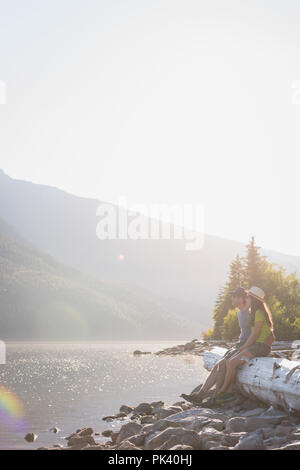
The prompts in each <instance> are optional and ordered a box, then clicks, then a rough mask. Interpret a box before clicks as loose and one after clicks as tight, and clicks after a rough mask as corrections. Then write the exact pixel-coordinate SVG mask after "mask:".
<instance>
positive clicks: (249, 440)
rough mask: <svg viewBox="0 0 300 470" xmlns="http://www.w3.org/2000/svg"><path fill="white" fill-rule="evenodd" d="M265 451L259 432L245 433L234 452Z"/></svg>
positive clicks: (260, 432) (261, 435) (261, 433)
mask: <svg viewBox="0 0 300 470" xmlns="http://www.w3.org/2000/svg"><path fill="white" fill-rule="evenodd" d="M263 449H265V446H264V441H263V432H262V431H261V430H259V431H255V432H250V433H247V434H246V435H245V436H243V437H242V438H241V439H240V440H239V442H238V444H236V446H235V447H234V450H263Z"/></svg>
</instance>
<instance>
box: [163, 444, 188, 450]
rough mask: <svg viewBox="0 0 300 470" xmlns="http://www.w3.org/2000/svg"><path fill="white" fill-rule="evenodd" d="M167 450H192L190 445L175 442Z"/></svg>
mask: <svg viewBox="0 0 300 470" xmlns="http://www.w3.org/2000/svg"><path fill="white" fill-rule="evenodd" d="M169 450H193V448H192V447H191V446H186V445H184V444H177V445H175V446H173V447H171V448H170V449H169Z"/></svg>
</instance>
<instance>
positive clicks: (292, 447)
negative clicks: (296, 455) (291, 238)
mask: <svg viewBox="0 0 300 470" xmlns="http://www.w3.org/2000/svg"><path fill="white" fill-rule="evenodd" d="M279 450H300V441H297V442H292V443H290V444H287V445H286V446H284V447H280V449H279Z"/></svg>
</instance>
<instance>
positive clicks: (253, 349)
mask: <svg viewBox="0 0 300 470" xmlns="http://www.w3.org/2000/svg"><path fill="white" fill-rule="evenodd" d="M247 349H248V351H249V352H250V353H251V354H252V355H253V356H254V357H265V356H268V355H269V354H270V352H271V348H270V346H268V345H267V344H264V343H254V344H252V345H251V346H249V347H248V348H247Z"/></svg>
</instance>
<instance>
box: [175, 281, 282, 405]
mask: <svg viewBox="0 0 300 470" xmlns="http://www.w3.org/2000/svg"><path fill="white" fill-rule="evenodd" d="M264 297H265V294H264V291H263V290H262V289H260V288H259V287H255V286H253V287H251V289H249V290H248V291H246V290H245V289H243V288H242V287H238V288H237V289H235V290H234V291H232V292H231V300H232V305H233V307H234V308H238V309H239V311H238V322H239V326H240V329H241V334H240V337H239V342H238V343H237V345H235V346H234V347H233V348H231V349H229V350H228V351H227V352H226V354H225V355H224V357H223V358H222V359H221V360H220V361H219V362H218V363H217V364H216V365H215V366H214V368H213V369H212V371H211V373H210V374H209V376H208V377H207V379H206V381H205V383H204V384H203V385H202V386H201V388H200V390H199V391H197V392H192V393H191V394H190V395H186V394H184V393H183V394H182V395H181V397H183V398H184V399H185V400H187V401H189V402H191V403H193V404H195V405H200V404H202V401H203V400H204V398H206V397H207V396H208V395H209V390H210V389H211V388H212V387H213V386H214V385H216V387H215V390H214V393H213V395H212V397H211V398H210V399H209V400H208V401H207V402H206V403H205V406H208V407H210V406H212V407H213V406H214V405H218V404H221V403H225V402H227V401H231V400H234V399H235V398H236V395H235V393H234V391H233V386H234V380H235V376H236V372H237V368H238V367H239V366H241V365H243V364H244V363H245V362H247V361H248V360H249V359H253V358H254V357H263V356H268V355H269V354H270V352H271V345H272V343H273V342H274V341H275V337H274V332H273V321H272V315H271V312H270V310H269V307H268V306H267V304H266V302H265V300H264ZM203 405H204V404H203Z"/></svg>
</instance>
